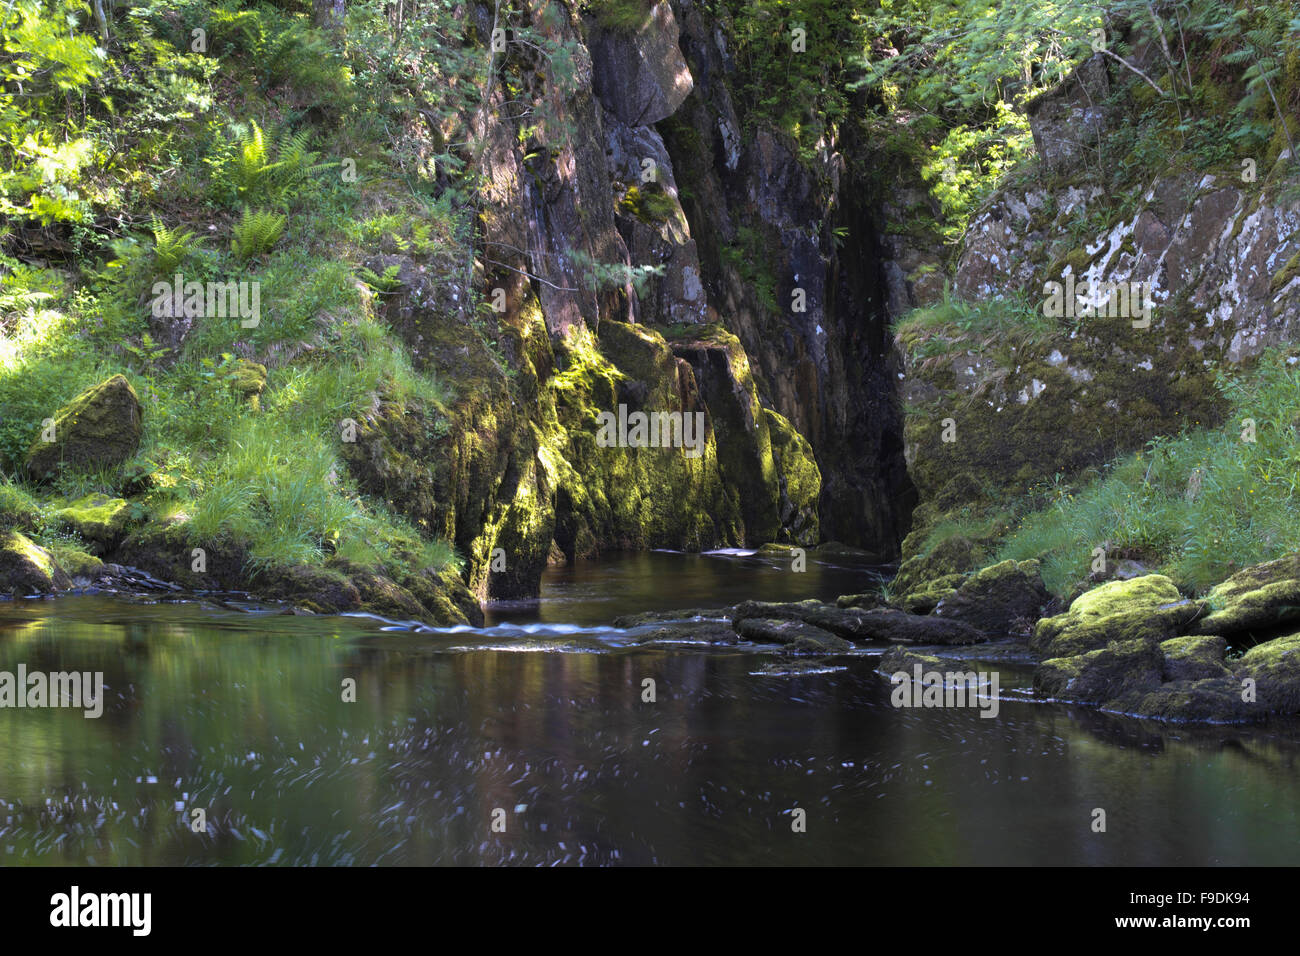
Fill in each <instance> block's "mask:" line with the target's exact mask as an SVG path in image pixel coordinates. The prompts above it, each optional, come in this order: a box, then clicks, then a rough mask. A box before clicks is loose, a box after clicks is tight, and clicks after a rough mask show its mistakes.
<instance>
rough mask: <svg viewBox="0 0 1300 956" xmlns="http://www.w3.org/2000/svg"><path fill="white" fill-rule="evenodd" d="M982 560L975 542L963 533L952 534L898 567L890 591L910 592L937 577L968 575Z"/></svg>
mask: <svg viewBox="0 0 1300 956" xmlns="http://www.w3.org/2000/svg"><path fill="white" fill-rule="evenodd" d="M979 561H980V550H979V548H978V546H977V545H976V544H975V542H973V541H971V540H970V538H967V537H966V536H964V535H960V534H954V535H949V536H947V537H945V538H943V539H942V540H940V541H938V542H937V543H936V544H935V545H934V546H933V547H932V548H931V549H930V550H929V551H928V552H927V553H925V554H918V555H914V556H912V557H910V558H908V559H907V560H906V561H904V562H903V563H902V564H900V565H899V566H898V573H897V574H896V575H894V581H893V584H892V585H891V590H893V591H894V592H895V593H899V594H908V593H910V592H912V591H915V590H917V589H919V588H921V587H924V586H925V585H927V584H928V583H929V582H931V581H934V580H936V579H937V578H943V577H951V576H952V575H954V574H965V573H966V572H968V571H970V570H972V569H973V568H975V567H976V566H977V565H978V564H979Z"/></svg>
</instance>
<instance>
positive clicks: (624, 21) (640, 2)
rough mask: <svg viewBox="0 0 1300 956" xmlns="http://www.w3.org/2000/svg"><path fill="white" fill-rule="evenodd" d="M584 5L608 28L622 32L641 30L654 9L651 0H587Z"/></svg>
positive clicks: (598, 21) (597, 20)
mask: <svg viewBox="0 0 1300 956" xmlns="http://www.w3.org/2000/svg"><path fill="white" fill-rule="evenodd" d="M584 6H585V7H586V9H587V10H589V11H590V12H591V13H592V15H593V16H595V18H596V22H597V23H599V24H600V25H601V26H602V27H604V28H605V29H606V30H614V31H618V32H622V33H636V32H637V31H639V30H640V29H641V28H642V27H644V26H645V25H646V23H647V22H648V21H649V19H650V14H651V12H652V10H653V9H654V4H653V3H652V2H649V0H586V3H585V4H584Z"/></svg>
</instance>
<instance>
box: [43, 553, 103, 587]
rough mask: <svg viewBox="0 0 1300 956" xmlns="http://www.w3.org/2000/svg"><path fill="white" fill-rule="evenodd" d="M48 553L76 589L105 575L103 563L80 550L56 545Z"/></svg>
mask: <svg viewBox="0 0 1300 956" xmlns="http://www.w3.org/2000/svg"><path fill="white" fill-rule="evenodd" d="M50 552H51V554H52V555H53V557H54V561H55V563H56V564H58V566H59V567H60V568H62V569H63V570H64V572H65V573H66V574H67V575H68V577H69V578H71V579H72V584H73V585H74V586H76V587H84V586H86V585H88V584H91V583H94V582H96V581H99V580H100V579H101V578H102V577H103V576H104V574H105V567H106V566H105V564H104V562H103V561H101V560H100V559H99V558H97V557H95V556H94V555H93V554H89V553H87V552H85V551H82V550H81V549H80V548H74V547H66V546H57V545H56V546H54V547H52V548H51V549H50Z"/></svg>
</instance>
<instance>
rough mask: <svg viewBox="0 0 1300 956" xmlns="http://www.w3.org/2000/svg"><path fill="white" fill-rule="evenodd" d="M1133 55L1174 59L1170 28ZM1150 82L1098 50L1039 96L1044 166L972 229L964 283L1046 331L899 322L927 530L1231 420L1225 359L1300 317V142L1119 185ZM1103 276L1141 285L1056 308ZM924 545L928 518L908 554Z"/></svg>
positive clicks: (957, 276) (1156, 68) (1237, 360)
mask: <svg viewBox="0 0 1300 956" xmlns="http://www.w3.org/2000/svg"><path fill="white" fill-rule="evenodd" d="M1132 56H1133V57H1150V58H1151V59H1150V61H1148V60H1141V59H1139V60H1133V61H1132V62H1136V63H1137V64H1138V66H1139V67H1141V68H1143V69H1147V68H1149V69H1150V70H1151V71H1153V72H1154V73H1161V72H1163V69H1164V66H1163V60H1162V59H1161V54H1160V52H1159V49H1158V47H1156V48H1143V49H1140V50H1139V49H1137V48H1136V47H1135V51H1134V53H1133V54H1132ZM1131 81H1134V77H1133V76H1132V74H1131V73H1128V72H1127V71H1126V70H1125V69H1124V67H1122V66H1120V65H1119V64H1117V63H1116V62H1115V61H1114V60H1113V59H1111V58H1104V57H1102V56H1101V55H1098V56H1096V57H1093V58H1092V59H1090V60H1088V61H1087V62H1086V63H1085V64H1084V65H1083V66H1082V67H1081V68H1080V69H1079V70H1078V71H1077V72H1076V73H1075V75H1073V76H1071V77H1070V78H1069V79H1068V80H1067V81H1066V82H1065V83H1063V84H1062V85H1061V86H1060V87H1059V88H1058V89H1056V90H1054V91H1051V92H1049V93H1048V94H1045V95H1044V96H1042V97H1040V98H1039V99H1037V100H1035V101H1034V102H1033V103H1032V104H1031V105H1030V108H1029V119H1030V125H1031V128H1032V131H1033V134H1034V140H1035V143H1036V145H1037V149H1038V153H1039V156H1040V158H1041V161H1042V163H1041V165H1040V166H1039V167H1037V168H1036V169H1030V170H1027V171H1026V172H1027V175H1025V176H1023V177H1021V178H1020V179H1018V180H1016V181H1014V182H1013V183H1012V184H1010V185H1008V186H1006V187H1004V188H1003V189H1001V190H999V191H997V192H995V193H994V194H993V195H992V196H991V197H990V199H989V200H988V201H987V202H986V203H985V204H984V205H983V206H982V207H981V208H980V210H979V211H978V212H977V213H976V214H975V215H974V216H973V217H972V219H971V221H970V224H969V228H968V229H967V232H966V234H965V236H964V238H963V241H962V245H961V251H960V254H959V256H958V259H957V263H956V267H955V271H954V274H953V286H954V289H955V292H956V293H957V295H958V297H959V298H960V299H962V300H964V301H967V302H972V303H978V304H980V305H981V306H982V307H983V308H984V309H985V311H986V313H995V312H996V311H997V310H998V309H999V308H1000V307H1001V308H1005V310H1006V311H1007V312H1008V313H1013V314H1009V315H1008V321H1007V325H1006V327H1005V330H1012V329H1017V328H1019V329H1024V328H1027V327H1029V326H1031V325H1033V324H1035V322H1034V320H1036V323H1037V325H1038V327H1039V331H1038V332H1037V333H1035V334H1034V335H1033V336H1028V337H1027V340H1026V341H1011V340H1010V339H1011V337H1010V336H1009V335H1008V334H1006V331H1002V332H994V333H992V334H988V335H985V336H983V337H982V338H981V337H980V336H973V337H972V339H971V340H969V341H961V342H958V343H957V347H954V348H951V349H943V348H936V346H938V345H940V343H939V342H938V341H936V340H935V339H933V338H931V339H926V337H925V332H924V330H922V329H920V328H908V327H906V326H905V327H904V328H902V329H900V344H901V345H902V346H903V347H904V351H905V353H906V360H905V361H906V368H905V379H904V381H903V382H902V386H901V387H902V393H903V399H904V401H905V403H906V404H907V406H908V408H909V415H908V419H907V423H906V429H905V438H906V459H907V462H908V465H909V468H910V473H911V475H912V478H913V480H914V481H915V483H916V485H917V488H918V490H919V494H920V499H921V503H920V506H919V507H918V509H917V511H916V514H915V519H914V526H913V527H914V530H917V531H918V532H921V531H924V530H927V529H928V528H930V527H933V526H934V525H935V524H937V523H938V522H939V521H940V520H941V519H942V518H943V517H944V516H945V515H948V514H951V513H953V512H954V511H956V510H958V509H960V508H961V507H964V506H966V505H973V506H975V507H976V510H979V509H981V508H983V509H987V510H989V511H990V513H991V512H992V511H993V510H995V509H996V507H997V505H998V504H999V502H1001V501H1005V500H1006V499H1007V498H1008V497H1016V496H1019V495H1022V494H1024V493H1025V492H1027V491H1029V490H1030V488H1031V487H1032V486H1033V484H1034V483H1035V482H1037V481H1038V480H1039V479H1041V478H1042V477H1043V476H1051V475H1055V474H1057V473H1060V474H1062V475H1064V476H1067V477H1068V476H1074V475H1077V474H1079V473H1080V472H1081V471H1083V470H1084V469H1087V468H1089V467H1094V466H1097V465H1100V464H1101V463H1103V462H1105V461H1107V460H1110V459H1111V458H1113V457H1114V456H1116V455H1118V454H1122V453H1126V452H1129V451H1132V450H1135V449H1137V448H1140V447H1142V445H1143V444H1145V443H1146V442H1147V441H1148V440H1150V439H1151V438H1152V437H1153V436H1157V435H1175V434H1178V433H1179V432H1180V431H1181V430H1182V429H1183V428H1185V427H1197V426H1201V427H1215V426H1217V425H1219V424H1220V423H1221V422H1222V419H1223V415H1224V413H1225V410H1226V403H1225V402H1224V400H1223V398H1222V395H1221V393H1220V392H1219V390H1218V389H1217V388H1216V387H1215V377H1216V374H1217V373H1218V372H1219V371H1221V370H1231V368H1232V366H1234V365H1238V364H1241V363H1247V362H1249V361H1250V360H1252V359H1253V358H1254V357H1256V356H1258V355H1259V354H1260V353H1261V352H1262V351H1263V350H1264V349H1265V348H1267V347H1269V346H1271V345H1281V344H1286V343H1291V342H1294V341H1295V339H1296V335H1297V333H1298V332H1300V202H1298V201H1297V200H1296V198H1295V196H1296V191H1295V188H1294V187H1295V186H1296V184H1297V177H1296V175H1295V171H1294V162H1293V161H1292V160H1291V159H1290V158H1289V155H1288V153H1287V152H1286V151H1285V150H1284V151H1283V153H1282V155H1281V156H1280V157H1279V158H1278V159H1277V161H1276V163H1273V164H1272V165H1271V166H1270V165H1268V164H1265V161H1264V159H1263V157H1261V158H1260V167H1259V168H1258V169H1257V170H1255V171H1253V174H1251V175H1247V174H1246V173H1247V171H1246V170H1243V168H1242V167H1241V166H1239V165H1237V164H1236V163H1235V162H1233V163H1225V162H1220V163H1218V164H1217V165H1212V166H1209V167H1206V168H1202V169H1197V170H1196V171H1194V172H1188V171H1186V170H1185V169H1182V168H1180V169H1178V170H1177V171H1170V172H1168V173H1164V174H1161V175H1154V176H1152V177H1151V178H1150V179H1149V180H1143V181H1140V182H1133V183H1131V184H1130V185H1129V186H1126V187H1124V188H1123V189H1121V190H1118V191H1117V190H1116V189H1115V188H1114V187H1113V186H1103V185H1102V184H1101V181H1099V179H1098V177H1097V176H1096V172H1095V171H1096V168H1097V166H1098V163H1099V162H1100V163H1101V165H1102V166H1103V167H1105V166H1113V165H1114V163H1115V162H1116V161H1117V159H1118V157H1115V156H1114V155H1113V150H1114V146H1113V145H1112V139H1111V138H1110V137H1108V136H1107V135H1106V130H1107V129H1109V128H1111V126H1112V125H1117V124H1125V123H1130V122H1132V120H1131V117H1130V116H1129V114H1128V113H1125V112H1124V111H1123V110H1124V108H1135V109H1136V107H1134V104H1133V103H1132V102H1128V103H1127V104H1126V106H1125V107H1123V108H1121V109H1119V110H1116V109H1115V107H1114V105H1113V103H1112V105H1110V106H1107V105H1106V104H1107V101H1108V95H1107V94H1108V93H1110V94H1113V95H1114V94H1117V91H1122V90H1123V89H1124V88H1125V87H1127V86H1128V85H1129V83H1130V82H1131ZM1144 87H1145V84H1142V83H1141V82H1140V81H1137V82H1136V88H1137V89H1138V90H1139V91H1141V90H1142V89H1144ZM1112 98H1113V96H1112ZM1108 111H1110V112H1108ZM1108 151H1110V152H1108ZM1107 182H1109V181H1108V180H1107ZM1084 281H1087V282H1089V283H1106V284H1107V285H1106V286H1105V287H1104V288H1106V289H1123V290H1125V291H1124V295H1123V296H1121V295H1120V294H1118V293H1116V294H1115V295H1114V296H1113V297H1112V299H1111V301H1110V304H1109V305H1104V306H1103V307H1102V308H1101V309H1100V310H1097V311H1095V312H1094V313H1093V314H1073V313H1074V312H1077V310H1072V312H1071V313H1069V314H1066V315H1057V314H1049V305H1050V303H1051V302H1052V300H1053V298H1054V297H1055V298H1057V301H1059V302H1060V304H1061V305H1062V306H1065V305H1066V303H1065V301H1064V300H1065V298H1066V297H1067V296H1068V291H1067V290H1068V289H1070V288H1071V284H1073V285H1075V286H1077V285H1078V284H1079V283H1082V282H1084ZM1049 284H1058V286H1059V288H1058V287H1057V286H1053V285H1049ZM1134 290H1136V299H1137V302H1136V303H1129V304H1128V306H1127V308H1125V304H1124V302H1123V298H1125V297H1130V296H1131V294H1132V293H1133V291H1134ZM1058 293H1059V296H1058ZM1144 300H1145V301H1144ZM999 303H1003V305H1002V306H999ZM1148 303H1149V305H1150V308H1149V309H1146V308H1144V306H1145V305H1146V304H1148ZM1022 309H1028V310H1030V311H1032V312H1034V313H1036V314H1035V315H1034V316H1032V317H1030V316H1026V315H1024V314H1022V312H1021V311H1020V310H1022ZM1052 311H1053V312H1054V311H1055V307H1054V306H1052ZM977 340H978V341H977ZM949 425H951V428H949ZM922 545H923V536H922V535H920V534H918V537H917V539H916V540H914V541H913V542H911V543H908V544H906V545H905V547H904V557H905V558H906V557H911V556H912V555H913V554H915V553H916V552H918V551H919V550H921V548H922Z"/></svg>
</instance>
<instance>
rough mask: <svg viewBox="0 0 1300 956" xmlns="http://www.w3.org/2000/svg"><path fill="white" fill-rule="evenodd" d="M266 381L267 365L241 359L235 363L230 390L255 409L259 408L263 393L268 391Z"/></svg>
mask: <svg viewBox="0 0 1300 956" xmlns="http://www.w3.org/2000/svg"><path fill="white" fill-rule="evenodd" d="M266 381H267V379H266V366H265V365H260V364H258V363H257V362H250V361H248V359H240V360H239V361H238V362H236V363H235V366H234V369H233V371H232V374H231V376H230V388H231V390H232V391H234V393H235V394H236V395H239V396H240V397H241V398H243V399H244V401H246V402H248V404H249V405H251V406H252V407H253V408H257V407H258V406H259V404H260V402H261V399H260V396H261V394H262V392H264V391H266Z"/></svg>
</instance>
